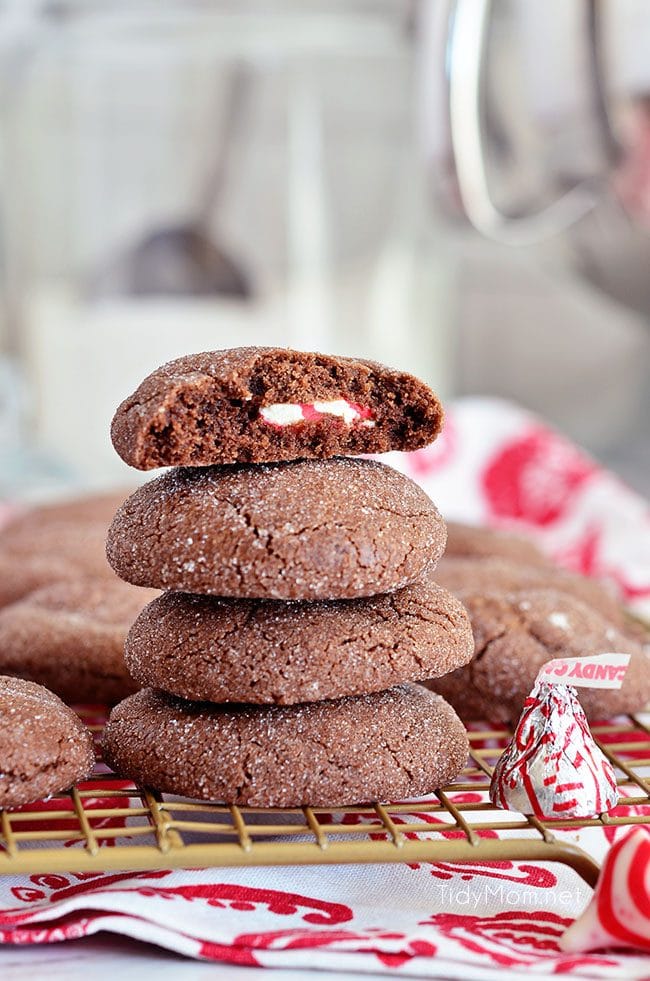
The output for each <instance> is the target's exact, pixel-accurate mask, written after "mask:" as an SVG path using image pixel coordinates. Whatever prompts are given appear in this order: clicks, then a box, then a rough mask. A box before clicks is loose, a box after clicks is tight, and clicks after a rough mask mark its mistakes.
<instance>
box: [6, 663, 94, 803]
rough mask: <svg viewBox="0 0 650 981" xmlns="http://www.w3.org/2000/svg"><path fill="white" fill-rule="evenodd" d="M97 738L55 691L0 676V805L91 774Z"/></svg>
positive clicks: (54, 790)
mask: <svg viewBox="0 0 650 981" xmlns="http://www.w3.org/2000/svg"><path fill="white" fill-rule="evenodd" d="M94 762H95V753H94V750H93V740H92V736H91V734H90V732H89V730H88V729H86V727H85V726H84V725H83V724H82V722H81V721H80V719H79V718H78V717H77V716H76V715H75V713H74V712H73V711H72V710H71V709H69V708H68V707H67V706H66V705H64V704H63V702H62V701H61V700H60V699H59V698H57V697H56V695H53V694H52V692H51V691H48V690H47V689H46V688H42V687H41V686H40V685H35V684H33V683H32V682H31V681H24V680H23V679H21V678H7V677H4V676H0V808H2V807H19V806H21V805H22V804H29V803H31V802H32V801H36V800H40V799H41V798H42V797H49V795H50V794H54V793H57V792H58V791H60V790H66V789H67V788H68V787H70V786H71V785H72V784H73V783H77V782H78V781H80V780H84V779H85V778H86V777H87V776H89V775H90V772H91V771H92V768H93V764H94Z"/></svg>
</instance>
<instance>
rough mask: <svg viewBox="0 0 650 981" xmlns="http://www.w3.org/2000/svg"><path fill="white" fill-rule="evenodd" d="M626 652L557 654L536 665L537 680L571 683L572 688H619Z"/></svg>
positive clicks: (627, 658) (627, 656)
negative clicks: (582, 654)
mask: <svg viewBox="0 0 650 981" xmlns="http://www.w3.org/2000/svg"><path fill="white" fill-rule="evenodd" d="M629 663H630V655H629V654H615V653H608V654H594V655H593V656H592V657H558V658H555V660H553V661H547V662H546V664H543V665H542V667H541V668H540V669H539V672H538V674H537V678H536V682H540V681H544V682H546V683H547V684H556V685H572V686H573V687H574V688H609V689H616V688H620V687H621V685H622V684H623V680H624V678H625V672H626V671H627V666H628V664H629Z"/></svg>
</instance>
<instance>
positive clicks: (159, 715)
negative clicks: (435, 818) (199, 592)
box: [104, 685, 468, 807]
mask: <svg viewBox="0 0 650 981" xmlns="http://www.w3.org/2000/svg"><path fill="white" fill-rule="evenodd" d="M467 750H468V741H467V735H466V733H465V730H464V728H463V725H462V723H461V722H460V720H459V719H458V718H457V716H456V715H455V714H454V712H453V711H452V709H451V708H450V707H449V706H448V705H447V704H446V702H445V701H444V700H443V699H442V698H439V697H438V696H436V695H434V694H433V693H432V692H428V691H427V690H426V689H425V688H422V687H421V686H418V685H401V686H398V687H396V688H391V689H389V690H388V691H383V692H379V693H377V694H374V695H358V696H357V697H356V698H344V699H340V700H338V701H323V702H312V703H310V704H308V705H291V706H271V707H268V706H266V707H264V708H261V707H259V706H251V705H230V706H228V707H221V706H215V705H210V704H208V703H197V702H185V701H182V700H181V699H178V698H174V697H173V696H170V695H165V694H163V693H162V692H156V691H153V690H152V689H151V688H145V689H143V690H142V691H140V692H138V693H137V694H136V695H132V696H131V697H130V698H127V699H126V700H125V701H124V702H121V703H120V704H119V705H117V706H116V707H115V708H114V709H113V711H112V713H111V716H110V719H109V722H108V725H107V726H106V730H105V735H104V758H105V759H106V762H107V763H108V764H109V766H112V767H113V768H114V769H115V770H116V771H117V772H118V773H120V774H121V775H122V776H124V777H128V778H129V779H132V780H135V781H137V782H138V783H141V784H145V785H148V786H151V787H155V788H157V789H158V790H161V791H164V792H166V793H171V794H180V795H182V796H185V797H197V798H200V799H203V800H219V801H224V802H226V803H229V804H246V805H250V806H254V807H300V806H301V805H306V804H311V805H314V806H318V805H321V806H324V807H334V806H336V805H344V804H357V803H360V802H362V801H369V800H395V799H399V798H404V797H417V796H419V795H423V794H427V793H429V792H431V791H433V790H435V789H436V788H437V787H440V786H443V785H445V784H446V783H448V782H449V781H451V780H453V779H454V777H455V776H456V775H457V774H458V772H459V771H460V770H461V769H462V767H463V766H464V764H465V761H466V759H467Z"/></svg>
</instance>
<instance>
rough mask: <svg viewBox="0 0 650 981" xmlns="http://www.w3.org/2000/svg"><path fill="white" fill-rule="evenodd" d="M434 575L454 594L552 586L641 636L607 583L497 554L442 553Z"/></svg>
mask: <svg viewBox="0 0 650 981" xmlns="http://www.w3.org/2000/svg"><path fill="white" fill-rule="evenodd" d="M435 577H436V582H439V583H440V584H441V585H442V586H445V587H446V588H447V589H449V590H451V592H452V593H456V594H457V595H461V594H462V593H483V592H487V593H493V592H500V593H501V592H507V593H511V592H519V591H522V590H524V589H555V590H557V592H558V593H567V594H568V595H569V596H575V598H576V599H579V600H581V601H582V602H583V603H586V604H587V605H588V606H593V608H594V609H595V610H596V612H597V613H600V615H601V616H602V617H604V618H605V619H606V620H609V621H611V623H613V624H614V626H616V627H618V628H619V630H621V631H622V632H623V633H627V632H628V631H630V630H631V631H632V636H633V637H635V638H636V639H640V637H641V635H642V631H641V629H640V628H637V627H636V626H633V625H632V624H631V621H630V619H629V617H627V615H626V613H625V610H624V608H623V606H622V605H621V604H620V603H619V602H618V600H617V599H616V597H615V596H614V594H613V593H612V591H611V590H610V589H609V588H608V587H607V585H605V584H604V583H601V582H598V581H597V580H595V579H587V578H586V576H578V575H575V574H573V573H571V572H565V571H564V570H563V569H559V568H555V567H553V566H533V565H525V564H524V563H522V562H517V561H514V560H512V559H507V558H501V557H500V556H497V557H494V558H487V557H486V558H480V559H477V558H464V557H460V556H448V555H447V554H445V555H443V557H442V559H441V560H440V564H439V565H437V566H436V571H435ZM646 633H647V632H646Z"/></svg>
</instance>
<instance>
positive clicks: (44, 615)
mask: <svg viewBox="0 0 650 981" xmlns="http://www.w3.org/2000/svg"><path fill="white" fill-rule="evenodd" d="M155 595H156V592H155V591H154V590H150V589H137V588H136V587H134V586H130V585H129V584H128V583H124V582H120V581H119V579H116V578H115V577H114V576H113V577H112V578H111V579H110V580H108V579H107V580H103V579H92V578H90V577H84V578H81V579H77V580H74V581H72V580H71V581H66V582H60V583H56V584H54V585H52V586H46V587H44V588H43V589H39V590H37V591H36V592H34V593H30V594H29V595H28V596H25V597H24V598H23V599H21V600H19V601H18V602H16V603H12V604H11V605H10V606H6V607H4V609H2V610H0V672H2V673H3V674H10V675H15V676H17V677H21V678H28V679H30V680H31V681H35V682H38V683H39V684H43V685H45V686H46V687H47V688H49V689H51V690H52V691H53V692H56V694H57V695H59V696H60V697H61V698H63V699H65V701H67V702H116V701H117V700H118V699H120V698H124V696H125V695H127V694H129V693H130V692H132V691H135V690H136V689H137V687H138V686H137V685H136V684H135V682H134V681H133V679H132V678H131V676H130V674H129V673H128V671H127V669H126V665H125V664H124V650H123V649H124V640H125V637H126V634H127V632H128V630H129V627H130V626H131V624H132V623H133V621H134V620H135V618H136V616H137V615H138V613H139V612H140V610H141V609H142V607H143V606H144V605H145V604H146V603H148V602H149V601H150V600H152V599H153V598H154V596H155Z"/></svg>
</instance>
